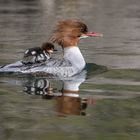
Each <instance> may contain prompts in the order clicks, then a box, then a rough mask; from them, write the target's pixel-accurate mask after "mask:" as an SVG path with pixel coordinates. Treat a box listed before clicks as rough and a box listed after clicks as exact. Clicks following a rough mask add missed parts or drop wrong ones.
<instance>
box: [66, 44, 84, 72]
mask: <svg viewBox="0 0 140 140" xmlns="http://www.w3.org/2000/svg"><path fill="white" fill-rule="evenodd" d="M64 59H66V60H69V61H70V62H71V64H72V66H73V67H75V68H77V69H78V70H79V71H81V70H82V69H83V68H84V67H85V60H84V57H83V55H82V53H81V51H80V49H79V48H78V46H70V47H66V48H64Z"/></svg>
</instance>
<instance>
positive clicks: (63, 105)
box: [24, 76, 88, 116]
mask: <svg viewBox="0 0 140 140" xmlns="http://www.w3.org/2000/svg"><path fill="white" fill-rule="evenodd" d="M84 81H85V76H80V78H77V77H75V78H73V79H71V80H63V81H62V88H61V89H60V90H59V89H56V88H55V87H53V86H52V84H51V82H50V81H49V80H48V79H45V78H38V79H32V80H29V81H28V82H27V83H25V86H24V92H26V93H28V94H32V95H40V96H42V99H46V100H50V99H52V100H55V102H56V104H55V105H56V107H55V108H56V112H57V113H58V115H59V116H65V115H86V108H87V104H88V99H86V98H81V97H80V96H79V86H80V85H81V84H82V83H83V82H84Z"/></svg>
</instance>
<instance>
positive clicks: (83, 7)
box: [0, 0, 140, 140]
mask: <svg viewBox="0 0 140 140" xmlns="http://www.w3.org/2000/svg"><path fill="white" fill-rule="evenodd" d="M139 5H140V1H139V0H133V1H131V0H123V1H122V0H117V1H115V0H104V1H102V0H98V1H97V0H86V1H84V0H70V1H65V0H59V1H57V0H12V1H11V0H1V1H0V65H3V64H8V63H12V62H15V61H17V60H20V59H21V58H22V56H23V52H24V51H25V50H26V49H27V48H29V47H35V46H40V45H41V44H42V43H43V42H45V41H47V39H48V38H49V34H50V33H51V31H52V30H53V27H54V25H55V23H56V22H57V21H58V20H61V19H67V18H74V19H82V20H83V21H85V22H86V24H87V25H88V26H89V30H91V31H99V32H102V33H103V34H104V37H103V38H95V39H91V38H89V39H85V40H81V42H80V44H79V47H80V49H81V51H82V53H83V55H84V57H85V60H86V62H87V64H88V65H87V71H84V72H83V73H81V74H80V75H77V76H76V77H72V78H71V79H61V80H60V79H54V78H53V79H52V78H51V77H30V76H20V75H1V76H0V108H1V109H0V110H1V111H0V114H1V115H0V122H1V127H0V138H1V139H10V140H15V139H18V140H22V139H24V140H25V139H27V140H28V139H30V140H32V139H33V140H38V139H39V140H46V139H51V140H56V139H62V140H63V139H70V140H71V139H74V140H77V139H80V140H82V139H89V140H90V139H91V140H93V139H96V140H106V139H107V140H118V139H119V140H125V139H126V140H132V139H134V140H139V139H140V116H139V115H140V107H139V100H140V86H139V85H140V74H139V73H140V71H139V68H140V62H139V59H140V56H139V52H140V48H139V45H140V39H139V32H140V25H139V22H140V14H139V13H140V9H139ZM57 48H58V50H59V51H58V53H57V54H55V55H56V56H57V55H58V56H61V55H60V54H61V51H62V50H61V47H59V46H57ZM95 64H97V65H95ZM73 85H74V86H75V87H76V88H77V92H76V93H74V96H73V97H71V96H65V94H64V92H65V91H64V89H66V88H73ZM71 94H73V93H71Z"/></svg>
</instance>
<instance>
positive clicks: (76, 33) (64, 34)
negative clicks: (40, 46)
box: [50, 20, 102, 47]
mask: <svg viewBox="0 0 140 140" xmlns="http://www.w3.org/2000/svg"><path fill="white" fill-rule="evenodd" d="M100 36H102V34H101V33H97V32H88V27H87V25H86V24H85V23H83V22H81V21H78V20H63V21H59V22H58V24H57V25H56V28H55V30H54V32H53V35H52V36H51V38H50V41H51V42H53V43H58V44H59V45H61V46H62V47H67V46H77V44H78V42H79V40H80V39H82V38H87V37H100Z"/></svg>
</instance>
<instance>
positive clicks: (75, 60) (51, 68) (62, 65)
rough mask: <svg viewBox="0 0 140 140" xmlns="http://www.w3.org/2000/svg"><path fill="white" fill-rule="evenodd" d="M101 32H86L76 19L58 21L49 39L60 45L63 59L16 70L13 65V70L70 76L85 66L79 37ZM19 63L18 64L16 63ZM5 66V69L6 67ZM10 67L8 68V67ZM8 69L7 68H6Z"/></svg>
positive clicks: (86, 29)
mask: <svg viewBox="0 0 140 140" xmlns="http://www.w3.org/2000/svg"><path fill="white" fill-rule="evenodd" d="M100 36H102V34H101V33H96V32H88V27H87V25H86V24H84V23H83V22H81V21H78V20H64V21H60V22H58V24H57V26H56V28H55V30H54V32H53V34H52V36H51V37H50V40H49V41H51V42H52V43H57V44H59V45H61V46H62V48H63V51H64V56H63V59H50V60H49V61H48V62H47V64H43V65H39V66H35V67H34V66H33V67H29V68H28V67H22V65H21V67H20V68H19V69H18V70H17V68H15V65H17V64H14V67H13V65H9V66H10V67H11V66H12V67H13V68H14V69H13V70H14V72H15V71H17V72H22V73H27V74H30V73H35V74H38V75H40V74H41V75H46V74H47V75H49V74H51V75H54V76H58V77H70V76H73V75H75V74H77V73H80V72H81V71H82V70H83V69H84V67H85V64H86V63H85V60H84V58H83V56H82V54H81V52H80V49H79V48H78V43H79V40H80V39H81V38H87V37H100ZM18 65H19V64H18ZM9 66H8V67H6V70H7V68H9ZM9 69H10V68H9ZM7 71H8V70H7Z"/></svg>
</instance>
